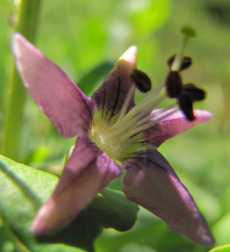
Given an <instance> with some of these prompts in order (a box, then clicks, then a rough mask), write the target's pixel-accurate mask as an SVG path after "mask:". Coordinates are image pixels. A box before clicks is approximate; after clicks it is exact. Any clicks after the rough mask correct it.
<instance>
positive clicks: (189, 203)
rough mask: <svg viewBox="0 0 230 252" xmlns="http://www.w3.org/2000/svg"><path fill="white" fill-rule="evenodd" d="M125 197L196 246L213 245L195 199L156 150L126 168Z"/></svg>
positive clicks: (133, 161)
mask: <svg viewBox="0 0 230 252" xmlns="http://www.w3.org/2000/svg"><path fill="white" fill-rule="evenodd" d="M124 168H125V169H126V171H127V173H126V175H125V177H124V180H123V190H124V193H125V195H126V197H127V198H128V199H130V200H133V201H135V202H136V203H138V204H140V205H141V206H143V207H144V208H146V209H148V210H149V211H150V212H152V213H154V214H155V215H157V216H159V217H160V218H162V219H163V220H164V221H165V222H166V223H167V225H168V226H169V228H171V229H173V230H176V231H179V232H181V233H182V234H184V235H185V236H187V237H188V238H189V239H191V240H192V241H194V242H196V243H201V244H212V243H213V242H214V239H213V237H212V235H211V233H210V231H209V228H208V225H207V223H206V222H205V220H204V218H203V216H202V215H201V213H200V212H199V210H198V208H197V206H196V204H195V202H194V201H193V198H192V196H191V195H190V193H189V192H188V190H187V189H186V188H185V186H184V185H183V184H182V183H181V181H180V180H179V178H178V177H177V175H176V174H175V172H174V171H173V169H172V168H171V166H170V165H169V163H168V162H167V161H166V160H165V158H164V157H163V156H162V155H161V154H160V153H159V152H158V151H156V150H146V151H144V152H141V153H139V155H138V156H137V157H135V158H134V159H133V160H132V161H131V162H129V163H127V165H126V166H125V167H124Z"/></svg>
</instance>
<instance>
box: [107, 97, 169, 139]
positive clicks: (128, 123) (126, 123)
mask: <svg viewBox="0 0 230 252" xmlns="http://www.w3.org/2000/svg"><path fill="white" fill-rule="evenodd" d="M165 98H166V96H163V97H161V98H160V99H158V100H157V101H156V102H155V103H153V104H152V105H151V106H149V107H148V108H146V109H145V110H143V111H142V112H140V113H139V114H137V115H136V116H134V117H133V118H132V119H131V120H128V119H129V118H128V119H127V118H126V116H125V117H124V118H123V120H122V121H121V123H120V124H119V127H117V128H116V129H115V130H113V131H112V132H111V129H109V131H110V132H111V133H110V136H111V137H115V136H117V135H119V134H120V133H121V132H124V131H125V130H127V129H128V128H129V130H130V129H132V128H136V127H137V126H139V125H141V124H143V123H144V122H147V121H148V119H147V118H148V116H145V115H146V114H147V113H149V112H151V111H152V110H153V109H154V108H156V107H157V106H158V105H159V104H160V103H161V102H163V101H164V100H165ZM166 109H167V108H166ZM143 117H144V118H143ZM141 118H143V119H141ZM150 118H152V117H150ZM140 119H141V121H143V122H142V123H141V124H138V123H139V120H140ZM116 123H117V122H116ZM137 124H138V125H137Z"/></svg>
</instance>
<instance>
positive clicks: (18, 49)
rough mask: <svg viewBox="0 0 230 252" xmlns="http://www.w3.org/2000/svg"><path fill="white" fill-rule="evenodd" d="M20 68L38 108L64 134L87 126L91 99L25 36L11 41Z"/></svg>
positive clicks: (72, 132)
mask: <svg viewBox="0 0 230 252" xmlns="http://www.w3.org/2000/svg"><path fill="white" fill-rule="evenodd" d="M12 46H13V52H14V55H15V58H16V64H17V68H18V71H19V73H20V75H21V77H22V80H23V82H24V85H25V87H26V88H27V90H28V91H29V93H30V95H31V97H32V98H33V100H34V101H35V102H36V103H37V105H38V107H39V108H40V109H41V110H42V111H43V112H44V113H45V114H46V115H47V116H48V117H49V119H50V120H51V121H52V123H53V124H54V125H55V126H56V128H57V130H58V131H59V133H60V134H61V135H62V136H63V137H67V138H68V137H74V136H75V135H77V134H78V133H80V132H81V131H86V130H87V129H88V126H89V123H90V120H91V112H90V111H91V109H90V106H91V104H90V103H91V101H90V99H88V98H87V97H86V96H85V95H84V94H83V93H82V92H81V90H80V89H79V88H78V87H77V86H76V85H75V84H74V83H73V82H72V80H71V79H70V78H69V77H68V76H67V75H66V74H65V73H64V72H63V71H62V70H61V69H60V68H59V67H58V66H57V65H56V64H54V63H53V62H52V61H50V60H49V59H47V58H46V57H45V56H44V55H43V54H42V53H41V52H40V51H39V50H38V49H37V48H36V47H34V46H33V45H32V44H31V43H30V42H29V41H27V40H26V39H25V38H24V37H23V36H22V35H20V34H18V33H16V34H15V35H14V37H13V41H12Z"/></svg>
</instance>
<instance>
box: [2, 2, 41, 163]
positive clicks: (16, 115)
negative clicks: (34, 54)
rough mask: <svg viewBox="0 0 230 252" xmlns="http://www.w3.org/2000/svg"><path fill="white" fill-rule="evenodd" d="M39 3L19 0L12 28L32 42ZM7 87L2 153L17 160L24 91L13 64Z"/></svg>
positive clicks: (24, 97) (24, 98)
mask: <svg viewBox="0 0 230 252" xmlns="http://www.w3.org/2000/svg"><path fill="white" fill-rule="evenodd" d="M40 4H41V0H21V1H20V5H19V12H18V17H17V22H16V25H15V29H14V30H15V32H20V33H21V34H22V35H24V36H25V37H26V38H27V39H28V40H29V41H31V42H34V39H35V34H36V28H37V24H38V16H39V9H40ZM9 89H10V90H9V97H8V99H7V104H6V111H5V116H4V118H5V122H4V135H3V154H4V155H5V156H8V157H10V158H13V159H17V160H18V159H19V152H20V135H21V130H22V128H21V125H22V121H23V109H24V105H25V100H26V91H25V89H24V87H23V85H22V83H21V80H20V77H19V75H18V73H17V70H16V68H15V65H14V66H13V69H12V76H11V78H10V83H9Z"/></svg>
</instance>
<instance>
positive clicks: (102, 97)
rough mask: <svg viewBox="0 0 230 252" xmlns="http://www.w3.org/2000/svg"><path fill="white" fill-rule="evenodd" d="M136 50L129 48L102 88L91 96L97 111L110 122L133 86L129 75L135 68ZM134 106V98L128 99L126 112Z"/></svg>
mask: <svg viewBox="0 0 230 252" xmlns="http://www.w3.org/2000/svg"><path fill="white" fill-rule="evenodd" d="M136 61H137V48H136V47H135V46H131V47H130V48H129V49H128V50H127V51H126V52H125V53H124V54H123V55H122V56H121V57H120V59H119V60H118V62H117V64H116V65H115V66H114V68H113V69H112V71H111V72H110V74H109V75H108V77H107V78H106V79H105V80H104V82H103V84H102V86H101V87H100V88H99V89H98V90H97V91H96V92H95V93H94V94H93V96H92V100H93V102H94V104H95V105H96V107H97V109H98V110H100V109H102V116H103V117H104V118H106V119H107V120H110V119H111V118H112V117H113V116H114V115H116V114H117V113H118V112H119V111H120V109H121V107H122V105H123V103H124V100H125V98H126V96H127V93H128V91H129V89H130V87H131V86H132V85H134V83H133V81H132V79H131V74H132V72H133V70H134V69H135V68H136ZM133 105H134V96H133V97H132V98H131V99H130V104H129V106H128V110H129V109H130V108H131V107H132V106H133Z"/></svg>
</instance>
